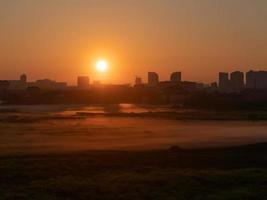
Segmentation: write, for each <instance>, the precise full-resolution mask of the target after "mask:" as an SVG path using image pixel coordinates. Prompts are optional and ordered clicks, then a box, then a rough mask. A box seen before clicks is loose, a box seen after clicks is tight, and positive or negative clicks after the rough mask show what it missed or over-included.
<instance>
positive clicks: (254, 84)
mask: <svg viewBox="0 0 267 200" xmlns="http://www.w3.org/2000/svg"><path fill="white" fill-rule="evenodd" d="M246 88H248V89H257V90H262V89H267V72H266V71H249V72H247V74H246Z"/></svg>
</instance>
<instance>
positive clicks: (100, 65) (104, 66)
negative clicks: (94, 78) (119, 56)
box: [96, 60, 108, 72]
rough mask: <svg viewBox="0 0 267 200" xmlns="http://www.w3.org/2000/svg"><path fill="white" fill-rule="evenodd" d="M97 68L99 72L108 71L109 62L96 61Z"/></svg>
mask: <svg viewBox="0 0 267 200" xmlns="http://www.w3.org/2000/svg"><path fill="white" fill-rule="evenodd" d="M96 70H97V71H99V72H106V71H107V70H108V63H107V61H105V60H99V61H97V62H96Z"/></svg>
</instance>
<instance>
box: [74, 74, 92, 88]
mask: <svg viewBox="0 0 267 200" xmlns="http://www.w3.org/2000/svg"><path fill="white" fill-rule="evenodd" d="M77 86H78V88H79V89H87V88H89V77H88V76H78V78H77Z"/></svg>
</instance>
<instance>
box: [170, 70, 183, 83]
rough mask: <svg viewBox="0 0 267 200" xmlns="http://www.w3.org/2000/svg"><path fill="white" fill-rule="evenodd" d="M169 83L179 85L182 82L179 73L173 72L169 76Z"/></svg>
mask: <svg viewBox="0 0 267 200" xmlns="http://www.w3.org/2000/svg"><path fill="white" fill-rule="evenodd" d="M170 81H171V82H172V83H180V82H181V81H182V73H181V72H173V73H172V74H171V77H170Z"/></svg>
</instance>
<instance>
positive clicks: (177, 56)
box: [0, 0, 267, 84]
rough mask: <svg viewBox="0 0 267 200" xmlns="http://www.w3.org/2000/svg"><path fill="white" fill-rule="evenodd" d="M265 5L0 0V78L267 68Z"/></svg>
mask: <svg viewBox="0 0 267 200" xmlns="http://www.w3.org/2000/svg"><path fill="white" fill-rule="evenodd" d="M266 6H267V2H266V1H262V0H255V1H253V2H252V1H249V0H236V1H230V0H224V1H212V0H204V1H202V2H195V1H193V0H186V1H185V0H167V1H159V0H147V1H145V2H139V1H132V0H124V1H122V0H112V1H104V0H98V1H95V0H90V1H85V0H78V1H75V2H74V1H62V0H58V1H51V0H48V1H40V0H35V1H32V0H13V1H8V0H2V1H0V11H1V21H0V24H1V26H0V31H1V37H0V42H1V47H0V79H3V78H5V77H7V78H8V79H14V78H16V75H15V74H20V72H28V75H29V77H32V78H33V79H40V78H42V77H46V76H49V77H51V78H52V79H56V80H59V81H67V82H68V83H69V84H74V83H76V78H75V77H77V76H78V75H90V77H92V78H93V79H95V80H101V81H102V82H107V83H126V82H127V80H129V79H131V80H132V78H133V77H134V76H135V75H137V76H140V77H145V76H146V72H147V71H157V72H158V73H159V74H161V77H162V79H163V80H164V79H167V78H168V77H169V74H170V73H171V72H173V71H177V70H178V71H183V77H184V78H185V79H187V80H196V81H199V82H205V83H208V82H212V81H213V77H215V76H216V75H217V72H218V71H233V69H234V68H235V69H236V70H239V71H248V70H249V69H252V70H259V69H262V70H267V67H266V66H267V60H266V57H267V49H266V46H267V45H265V44H267V38H266V36H265V34H264V33H265V31H266V30H267V25H266V23H265V19H266V17H267V13H266V12H265V9H264V8H266ZM136 13H138V15H137V14H136ZM237 13H238V15H237ZM125 20H126V21H127V23H125ZM99 59H106V60H107V61H108V62H109V64H110V69H109V71H108V72H107V73H105V74H99V73H98V72H96V71H95V69H94V67H95V62H96V61H97V60H99ZM198 71H205V73H196V72H198Z"/></svg>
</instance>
